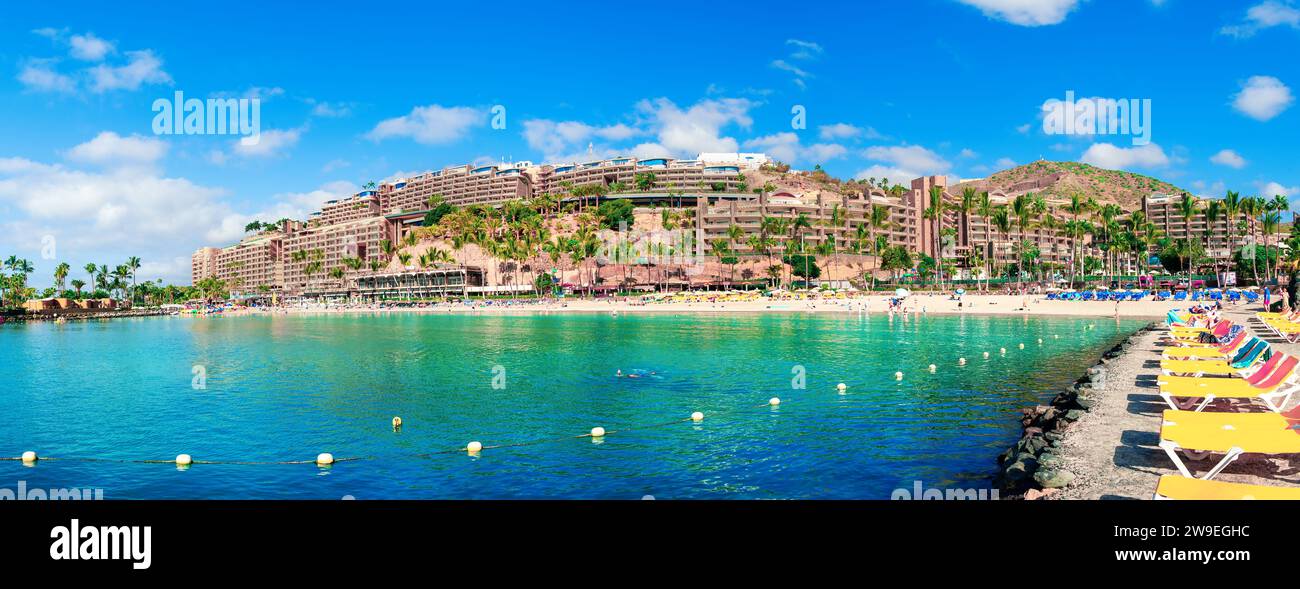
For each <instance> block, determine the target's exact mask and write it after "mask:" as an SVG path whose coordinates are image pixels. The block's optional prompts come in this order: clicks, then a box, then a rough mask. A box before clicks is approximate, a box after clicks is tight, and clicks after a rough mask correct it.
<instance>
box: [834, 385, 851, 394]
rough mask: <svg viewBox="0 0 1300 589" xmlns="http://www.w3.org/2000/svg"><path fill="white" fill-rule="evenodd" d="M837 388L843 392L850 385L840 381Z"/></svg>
mask: <svg viewBox="0 0 1300 589" xmlns="http://www.w3.org/2000/svg"><path fill="white" fill-rule="evenodd" d="M835 388H836V389H839V391H840V392H841V393H842V392H844V389H847V388H849V385H846V384H844V383H840V384H837V385H835Z"/></svg>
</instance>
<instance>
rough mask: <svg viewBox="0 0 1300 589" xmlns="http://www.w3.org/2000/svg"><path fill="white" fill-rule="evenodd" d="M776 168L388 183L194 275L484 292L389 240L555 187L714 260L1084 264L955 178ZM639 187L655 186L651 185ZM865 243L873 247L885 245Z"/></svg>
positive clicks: (383, 289) (317, 291)
mask: <svg viewBox="0 0 1300 589" xmlns="http://www.w3.org/2000/svg"><path fill="white" fill-rule="evenodd" d="M767 162H768V160H767V158H766V156H764V155H762V154H736V153H733V154H701V155H700V157H698V158H696V159H692V160H674V159H670V158H650V159H637V158H633V157H616V158H608V159H601V160H594V161H590V162H584V163H566V164H546V165H534V164H533V163H531V162H518V163H515V164H499V165H487V166H470V165H462V166H451V167H447V168H443V169H442V170H439V171H436V172H426V173H424V174H420V175H417V176H412V177H408V178H402V179H397V180H393V181H389V182H384V183H382V184H379V185H378V186H375V187H374V188H373V189H367V190H364V191H361V192H359V193H357V194H355V195H352V196H350V197H347V198H343V199H338V200H332V201H329V202H326V203H325V204H324V205H323V206H322V207H321V210H320V211H319V212H316V213H313V214H312V215H311V217H310V218H309V219H308V220H307V221H305V222H287V223H285V224H284V225H283V226H280V227H277V228H276V229H275V230H272V231H270V232H264V233H262V234H259V235H255V236H251V237H249V238H246V239H244V240H242V241H240V242H239V243H238V244H235V245H233V246H230V247H227V248H223V249H217V248H211V247H205V248H202V249H200V250H198V251H196V252H195V253H194V255H193V257H192V264H193V268H192V272H191V275H192V278H193V279H194V281H195V282H197V281H198V280H201V279H202V278H204V277H206V276H216V277H217V278H220V279H222V280H224V281H226V283H227V286H228V287H229V288H230V289H231V291H232V293H234V294H236V295H244V296H248V295H257V294H259V293H260V294H264V293H267V292H268V291H270V292H273V293H276V294H282V295H283V296H291V297H292V296H308V297H316V296H339V295H348V294H354V295H362V296H366V295H367V293H368V294H369V295H375V296H389V295H391V294H392V293H393V292H415V291H416V290H418V291H419V292H423V293H433V292H444V291H448V292H449V290H448V289H450V290H455V289H457V288H471V287H477V288H481V287H485V286H486V285H484V284H483V280H484V279H483V276H484V273H483V272H482V271H480V270H478V269H472V268H468V269H464V270H465V271H464V272H459V271H456V272H452V271H450V270H448V271H443V270H445V269H442V268H439V269H435V270H436V271H435V270H428V271H424V270H422V271H419V272H416V271H414V270H413V269H409V268H408V270H407V271H406V272H398V273H396V274H394V273H392V272H391V271H389V270H388V268H387V266H388V263H389V256H387V255H385V254H384V252H383V243H384V242H385V241H387V242H389V243H392V244H396V243H398V242H399V241H400V240H401V239H402V238H403V237H405V236H406V235H407V233H409V232H410V231H411V230H413V229H414V228H416V227H418V226H420V225H421V224H422V223H423V218H424V214H425V213H426V212H427V210H428V209H429V199H430V198H431V197H433V196H435V195H439V196H441V197H442V198H443V199H445V201H446V202H448V203H449V204H452V205H457V206H465V205H486V206H494V205H499V204H501V203H504V202H508V201H512V200H521V199H528V198H532V197H534V196H537V195H540V194H545V193H550V194H565V193H567V192H569V191H570V190H571V189H572V188H574V187H579V186H586V185H599V186H603V187H605V188H607V189H608V188H609V187H611V186H613V187H617V188H618V189H619V190H618V192H619V194H618V196H616V197H613V198H627V199H631V200H633V201H634V202H637V203H638V204H643V203H665V202H671V203H672V204H674V205H675V206H679V207H681V206H687V207H689V206H693V207H695V223H694V236H695V240H696V253H697V254H706V253H707V251H706V250H707V249H708V247H710V246H709V244H711V243H712V242H713V241H714V240H717V239H722V240H726V241H729V242H730V241H731V240H730V239H729V238H728V235H727V232H728V229H729V228H730V227H731V226H732V225H736V226H738V227H740V228H741V230H742V232H743V234H744V236H745V237H742V238H741V239H740V240H736V241H735V242H732V243H730V247H732V248H733V249H734V250H735V251H737V252H739V253H742V254H746V253H751V254H752V253H753V252H752V251H751V249H752V248H751V247H750V246H749V244H748V243H747V239H746V238H747V237H748V236H751V235H758V234H759V233H761V220H762V219H763V218H764V217H776V218H783V219H787V220H794V219H796V218H798V217H799V216H801V215H802V216H805V217H807V218H808V220H809V224H810V227H808V228H806V229H804V230H801V231H798V232H790V233H787V234H786V235H784V236H773V237H777V238H778V245H777V246H776V247H775V248H774V251H775V252H782V251H783V250H784V244H783V243H780V241H783V240H785V239H794V238H797V239H801V240H803V242H804V244H805V245H806V246H809V247H811V246H815V245H817V244H819V243H821V242H824V241H826V240H828V239H832V238H833V239H834V240H835V243H836V245H837V247H838V248H839V251H841V252H845V251H850V250H852V249H853V247H852V246H853V242H854V241H855V240H858V239H860V238H862V237H867V236H870V237H874V236H884V237H885V238H886V240H887V242H888V244H889V245H891V246H903V247H905V248H907V249H908V250H911V251H913V252H918V253H921V254H924V255H926V256H930V257H941V258H944V259H948V260H952V261H953V262H955V263H957V265H958V266H959V267H960V266H961V265H962V262H964V260H966V259H967V257H968V254H970V253H972V252H975V251H979V252H981V253H982V254H983V257H984V258H985V259H986V260H989V261H990V262H991V263H992V264H993V265H994V266H1002V265H1006V264H1010V263H1015V262H1016V260H1017V258H1018V256H1019V247H1018V244H1019V243H1021V242H1022V241H1024V240H1028V241H1030V242H1032V243H1034V244H1035V246H1036V247H1037V248H1038V249H1039V252H1040V258H1039V259H1040V261H1042V262H1046V263H1051V264H1054V265H1056V266H1057V267H1065V266H1068V265H1069V264H1070V263H1071V259H1072V258H1071V256H1072V252H1071V243H1070V240H1069V239H1068V238H1067V237H1066V236H1065V235H1064V233H1063V231H1062V230H1060V229H1055V228H1053V229H1047V228H1043V227H1041V226H1039V225H1035V226H1032V227H1030V228H1029V229H1028V230H1026V231H1022V230H1021V229H1020V227H1019V226H1018V224H1013V226H1012V228H1011V231H1010V232H1008V233H1006V234H1002V233H1001V232H999V231H997V229H996V228H993V227H991V226H990V223H989V222H988V220H986V219H984V218H983V217H981V216H979V215H978V214H975V213H971V214H969V215H963V214H962V213H961V212H960V211H959V210H957V205H958V204H959V203H960V196H959V195H958V194H954V192H955V191H953V190H950V187H949V185H948V181H947V178H946V177H943V176H927V177H922V178H917V179H915V180H913V181H912V182H911V187H910V189H909V190H904V191H903V192H901V193H887V192H885V191H883V190H881V189H879V188H875V187H865V186H858V185H851V184H850V185H845V186H843V187H842V188H841V190H838V191H833V190H829V189H827V188H826V187H825V186H823V185H819V184H816V183H812V182H806V181H802V180H796V182H795V183H796V184H797V185H798V186H800V187H802V188H806V190H805V191H803V192H801V193H795V192H792V191H789V190H787V191H776V192H774V193H766V192H762V191H755V190H754V187H757V186H759V184H760V181H761V177H759V176H755V175H753V174H751V175H750V176H747V175H746V174H747V173H751V172H754V171H755V170H759V169H760V168H761V166H763V165H764V164H765V163H767ZM650 175H652V176H650ZM638 179H642V180H643V182H642V184H643V185H642V186H640V187H638V186H637V180H638ZM651 179H652V182H651V184H650V185H649V186H645V185H644V183H645V182H644V181H645V180H651ZM1053 181H1054V179H1053V178H1050V177H1049V178H1036V179H1031V180H1027V181H1025V182H1022V183H1021V185H1016V186H1014V187H1012V189H1011V190H1009V191H1008V192H996V193H992V194H990V200H992V201H993V203H994V204H995V205H996V206H1005V205H1009V204H1010V202H1011V201H1012V199H1013V198H1014V196H1015V195H1017V194H1022V193H1025V192H1029V191H1036V190H1040V189H1042V188H1044V187H1045V186H1048V185H1050V184H1051V183H1052V182H1053ZM751 182H752V184H753V186H751ZM932 188H938V189H940V190H942V191H943V194H944V200H945V202H946V204H947V207H946V209H947V210H946V212H945V214H944V217H943V219H942V223H943V225H942V226H943V227H944V228H955V229H956V235H955V238H950V239H947V240H943V241H942V242H941V243H942V244H943V246H942V248H941V250H942V251H940V252H936V251H935V250H936V242H935V234H936V231H937V230H938V228H939V225H938V221H936V220H934V219H927V218H926V215H925V212H926V209H927V208H929V204H930V191H931V189H932ZM1175 200H1176V199H1174V198H1172V197H1169V196H1166V195H1158V194H1156V195H1151V196H1149V197H1147V198H1146V199H1144V201H1143V210H1144V211H1145V212H1146V213H1147V216H1148V218H1149V219H1150V220H1151V221H1152V222H1154V223H1156V225H1157V226H1158V227H1160V229H1161V230H1162V231H1164V233H1165V235H1168V236H1170V237H1173V238H1175V239H1177V238H1180V237H1181V236H1182V235H1183V233H1185V230H1186V227H1185V224H1184V223H1183V222H1182V219H1181V217H1180V216H1178V215H1177V213H1176V209H1175V206H1176V205H1175ZM1064 204H1065V203H1063V202H1050V201H1049V202H1048V211H1047V212H1048V214H1051V215H1053V216H1055V217H1056V218H1057V219H1058V220H1062V221H1063V220H1066V219H1069V218H1070V216H1069V215H1068V214H1067V213H1065V212H1064V210H1063V207H1064ZM872 207H884V208H885V209H886V210H887V211H888V219H889V222H888V223H887V224H886V225H885V226H884V227H874V228H867V229H865V230H861V231H860V229H859V228H861V227H865V226H867V225H868V224H869V222H870V219H871V209H872ZM1226 226H1227V225H1226V220H1223V219H1220V220H1218V221H1216V223H1215V224H1214V226H1213V227H1210V228H1209V229H1208V230H1209V232H1210V235H1211V237H1210V243H1211V250H1212V251H1211V253H1212V254H1213V255H1215V256H1216V257H1223V256H1226V254H1227V252H1228V251H1229V250H1228V248H1227V246H1228V244H1227V242H1226V237H1225V231H1224V229H1225V228H1226ZM1191 230H1192V233H1193V234H1194V235H1204V234H1205V232H1206V231H1207V226H1206V222H1205V216H1204V212H1203V210H1200V211H1198V215H1197V217H1195V218H1194V219H1193V221H1192V227H1191ZM1082 241H1083V243H1082V248H1081V249H1082V252H1083V255H1085V256H1093V257H1100V256H1101V255H1102V252H1101V251H1100V250H1099V249H1098V248H1096V247H1095V246H1094V244H1093V243H1092V241H1091V238H1090V237H1087V236H1085V237H1084V238H1083V240H1082ZM1237 241H1238V242H1239V241H1240V238H1239V239H1238V240H1237ZM862 245H863V246H864V247H865V249H870V248H871V244H862ZM936 254H938V255H936ZM352 266H358V267H357V268H353V267H352ZM337 269H342V270H343V277H342V278H335V277H332V276H331V275H330V274H331V273H333V274H336V275H337V273H338V271H337ZM973 270H974V269H964V270H962V271H960V273H961V274H962V275H964V276H967V277H970V276H972V275H973ZM332 271H333V272H332ZM407 274H410V275H411V276H407ZM415 274H419V276H415ZM376 277H382V279H380V278H376ZM413 289H414V290H413Z"/></svg>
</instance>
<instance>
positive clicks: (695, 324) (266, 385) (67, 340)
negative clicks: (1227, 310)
mask: <svg viewBox="0 0 1300 589" xmlns="http://www.w3.org/2000/svg"><path fill="white" fill-rule="evenodd" d="M1141 324H1142V322H1139V321H1127V320H1126V321H1116V320H1113V319H1080V318H1023V317H975V316H949V317H940V316H930V317H925V318H921V319H919V320H913V321H910V322H903V321H902V320H899V319H894V320H892V321H891V320H890V319H889V318H888V317H886V316H884V315H880V314H876V315H873V316H870V317H860V316H857V315H842V316H834V315H818V316H814V315H807V314H789V315H739V316H734V315H729V316H721V315H645V314H643V315H637V314H624V315H622V316H619V317H611V316H609V315H603V314H590V315H525V316H459V315H458V316H448V315H415V314H388V315H378V314H377V315H360V316H346V315H336V316H275V317H267V316H253V317H228V318H216V319H203V318H188V317H154V318H142V319H123V320H114V321H107V322H73V323H68V324H65V325H54V324H50V323H38V324H31V325H4V326H0V407H4V413H5V416H4V419H3V420H2V421H0V456H18V455H19V454H21V453H22V452H23V451H25V450H34V451H36V452H38V453H39V454H41V455H42V456H49V457H65V458H98V459H104V460H101V461H80V460H60V461H42V462H40V463H39V464H38V465H36V466H35V467H32V468H29V467H25V466H23V465H22V464H21V463H19V462H12V461H0V488H10V489H13V488H15V486H16V485H17V481H20V480H21V481H26V484H27V487H28V488H56V487H77V488H87V487H90V488H102V489H104V495H105V497H106V498H110V499H113V498H116V499H123V498H229V499H243V498H286V499H339V498H342V497H344V496H352V497H355V498H357V499H379V498H385V499H408V498H607V499H639V498H641V497H642V496H644V495H653V496H655V497H656V498H660V499H677V498H696V499H709V498H746V499H754V498H757V499H767V498H790V499H795V498H888V497H889V494H890V492H891V491H892V490H894V489H896V488H900V487H906V488H911V487H912V485H913V481H922V482H923V484H924V486H925V487H926V488H930V487H939V488H944V487H962V488H987V487H988V486H989V484H990V483H989V481H990V477H991V475H992V473H993V470H994V466H995V465H994V458H995V456H996V455H997V454H998V453H999V452H1000V451H1001V450H1002V449H1004V448H1005V447H1006V446H1007V445H1009V444H1010V443H1011V442H1012V441H1014V440H1015V438H1016V436H1017V434H1018V430H1019V424H1018V421H1017V410H1018V409H1019V408H1020V407H1024V406H1026V405H1031V404H1034V403H1036V402H1039V401H1041V400H1042V399H1044V398H1046V397H1048V396H1050V395H1052V394H1054V393H1055V392H1056V391H1057V390H1059V389H1060V388H1061V387H1064V386H1066V385H1067V384H1069V383H1070V382H1072V381H1073V380H1074V379H1075V378H1077V377H1078V376H1079V375H1080V374H1082V372H1083V371H1084V369H1085V368H1086V367H1087V366H1088V365H1090V364H1091V363H1092V362H1093V361H1095V359H1096V358H1097V357H1098V356H1099V355H1100V353H1101V352H1102V351H1104V350H1105V349H1106V348H1108V347H1109V346H1110V345H1113V344H1114V343H1115V342H1117V341H1118V340H1119V339H1121V338H1123V337H1124V336H1127V335H1128V334H1129V333H1131V332H1132V331H1133V330H1135V329H1137V328H1138V327H1140V326H1141ZM1089 326H1093V328H1091V329H1089ZM1053 335H1059V336H1060V337H1059V338H1053ZM1038 338H1042V339H1043V344H1041V345H1040V344H1038V343H1037V341H1036V340H1037V339H1038ZM1022 342H1023V343H1024V344H1025V349H1024V350H1020V349H1019V348H1018V347H1017V344H1018V343H1022ZM999 347H1005V348H1006V349H1007V351H1006V355H1005V356H1003V355H1001V354H1000V353H999V352H998V348H999ZM984 351H988V352H990V358H989V359H987V360H985V359H983V358H982V352H984ZM962 356H964V357H965V358H967V360H968V364H967V365H966V366H958V363H957V359H958V358H959V357H962ZM931 363H933V364H936V365H937V367H938V369H937V372H936V373H934V374H931V373H929V372H928V370H927V367H928V365H929V364H931ZM195 366H201V367H203V369H204V370H205V371H206V388H199V389H196V388H194V387H193V386H192V385H193V381H194V379H195V375H194V372H193V371H194V367H195ZM620 369H621V370H622V371H624V372H625V373H630V372H633V371H639V374H641V377H640V378H635V379H632V378H621V379H620V378H615V376H614V375H615V371H617V370H620ZM895 371H902V372H903V373H904V379H903V380H902V381H901V382H900V381H896V380H895V379H894V372H895ZM651 372H653V373H654V374H650V373H651ZM800 372H802V373H803V374H804V376H805V382H806V388H803V389H799V388H795V385H797V384H798V383H797V382H796V376H797V374H798V373H800ZM502 377H504V387H499V386H498V387H494V384H495V385H502V384H503V383H502V382H501V381H502ZM494 378H495V380H494ZM840 382H844V383H846V384H848V385H849V388H848V391H847V394H844V395H840V394H838V393H837V392H836V388H835V385H836V384H837V383H840ZM774 396H776V397H780V398H781V399H782V401H783V402H782V403H781V404H780V406H779V408H771V407H768V406H767V405H766V404H767V400H768V399H769V398H771V397H774ZM693 411H701V412H703V413H704V414H705V415H706V418H705V420H704V421H703V422H700V423H698V424H697V423H693V422H691V421H689V420H688V419H687V418H688V417H689V416H690V414H691V412H693ZM395 415H400V416H401V417H402V418H403V420H404V421H405V425H404V427H403V428H402V429H401V431H400V432H394V431H393V430H392V427H391V426H390V421H391V419H392V417H393V416H395ZM681 420H685V421H681ZM669 422H672V423H669ZM594 426H602V427H604V428H605V429H607V430H609V431H611V432H612V433H610V434H609V435H607V436H605V438H604V439H603V441H599V442H596V441H593V440H592V439H591V438H574V437H572V436H577V435H581V434H584V433H586V432H588V431H590V430H591V428H592V427H594ZM648 426H654V427H648ZM638 428H639V429H638ZM474 440H477V441H479V442H482V443H483V444H484V445H485V446H494V445H503V444H515V443H525V442H538V443H535V444H531V445H522V446H514V447H505V448H496V449H487V450H484V451H483V452H482V453H481V454H480V455H479V456H477V457H472V456H467V455H466V454H465V453H463V452H457V451H456V449H458V448H463V447H464V446H465V445H466V443H468V442H470V441H474ZM320 452H331V453H333V454H334V456H336V457H339V458H352V457H355V458H363V459H364V460H358V461H352V462H341V463H339V464H336V465H334V466H333V467H330V468H319V467H317V466H315V465H313V464H271V465H233V464H198V465H195V466H194V467H192V468H190V469H188V470H185V471H181V470H178V469H177V468H176V467H175V466H174V465H170V464H145V463H136V462H129V461H134V460H145V459H149V460H152V459H161V460H170V459H172V458H173V457H175V456H176V455H177V454H180V453H188V454H191V455H193V457H194V459H195V460H199V461H202V460H212V461H254V462H263V461H266V462H274V461H294V460H312V459H314V458H315V456H316V455H317V454H318V453H320ZM440 452H445V453H440Z"/></svg>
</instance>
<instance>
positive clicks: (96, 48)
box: [68, 33, 113, 61]
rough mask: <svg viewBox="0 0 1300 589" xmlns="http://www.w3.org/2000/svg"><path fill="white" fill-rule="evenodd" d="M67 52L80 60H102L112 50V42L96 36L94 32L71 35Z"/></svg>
mask: <svg viewBox="0 0 1300 589" xmlns="http://www.w3.org/2000/svg"><path fill="white" fill-rule="evenodd" d="M68 45H69V53H70V54H71V55H72V57H75V58H77V59H80V60H82V61H102V60H103V59H104V57H105V56H106V55H108V54H110V53H112V52H113V44H112V43H109V42H108V41H105V40H103V39H100V38H99V37H96V36H95V34H94V33H86V34H84V35H73V36H72V37H71V38H70V39H68Z"/></svg>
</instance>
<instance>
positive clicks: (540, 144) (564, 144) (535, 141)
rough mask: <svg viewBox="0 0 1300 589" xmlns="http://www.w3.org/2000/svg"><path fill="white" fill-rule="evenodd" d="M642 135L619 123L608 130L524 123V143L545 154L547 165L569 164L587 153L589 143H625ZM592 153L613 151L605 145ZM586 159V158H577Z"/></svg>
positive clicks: (536, 121)
mask: <svg viewBox="0 0 1300 589" xmlns="http://www.w3.org/2000/svg"><path fill="white" fill-rule="evenodd" d="M640 134H642V131H640V130H638V129H636V128H633V127H630V126H628V125H625V124H623V123H618V124H616V125H609V126H605V127H597V126H593V125H588V124H586V123H583V122H581V121H552V120H549V119H530V120H527V121H524V140H525V141H527V142H528V147H530V148H532V149H533V150H536V151H539V152H541V153H542V157H543V159H544V160H545V161H567V160H570V159H575V158H573V157H572V156H573V155H575V154H577V153H579V152H581V151H582V150H585V149H586V147H587V143H589V142H592V141H594V140H597V139H599V140H604V141H614V142H617V141H625V140H627V139H630V138H632V137H635V136H637V135H640ZM593 151H599V152H600V153H602V154H605V153H613V152H614V150H612V149H611V148H609V147H608V146H606V145H604V144H602V145H600V146H599V149H596V148H595V146H593ZM577 159H583V158H577Z"/></svg>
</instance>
